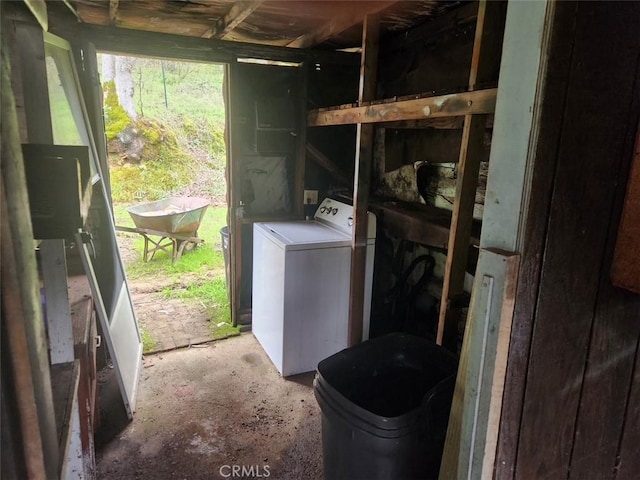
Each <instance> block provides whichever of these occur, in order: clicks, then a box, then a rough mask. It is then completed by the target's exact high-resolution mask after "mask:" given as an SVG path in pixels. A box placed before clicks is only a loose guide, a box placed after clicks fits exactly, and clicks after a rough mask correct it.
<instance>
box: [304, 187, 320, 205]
mask: <svg viewBox="0 0 640 480" xmlns="http://www.w3.org/2000/svg"><path fill="white" fill-rule="evenodd" d="M304 203H305V205H317V204H318V190H305V191H304Z"/></svg>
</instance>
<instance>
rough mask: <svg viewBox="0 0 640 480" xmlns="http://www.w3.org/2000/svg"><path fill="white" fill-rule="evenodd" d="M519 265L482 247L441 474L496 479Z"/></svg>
mask: <svg viewBox="0 0 640 480" xmlns="http://www.w3.org/2000/svg"><path fill="white" fill-rule="evenodd" d="M519 265H520V256H519V255H517V254H514V253H512V252H503V251H500V250H494V249H486V250H485V249H481V250H480V256H479V259H478V270H479V271H481V272H483V274H482V276H478V277H476V279H475V281H474V287H473V296H472V299H471V305H472V307H471V308H470V312H472V315H470V318H469V320H468V323H467V327H466V332H465V336H464V340H463V343H462V353H461V358H460V365H459V366H458V376H457V378H456V388H455V393H454V398H453V404H452V407H451V414H450V416H449V428H448V430H447V438H446V441H445V452H444V455H443V459H442V466H441V468H440V478H443V479H444V478H446V479H449V478H467V476H466V475H464V473H466V472H467V471H469V470H471V469H473V471H474V472H477V474H476V475H470V476H469V477H468V478H493V475H492V473H493V461H494V459H495V452H496V449H495V446H496V443H497V441H498V424H499V421H500V412H501V409H502V393H503V391H504V378H505V371H506V363H507V356H508V352H509V338H510V334H511V325H512V321H513V309H514V304H515V294H516V287H517V281H518V268H519ZM471 358H473V359H474V361H473V362H470V361H469V360H470V359H471ZM471 387H473V388H471ZM477 438H479V439H481V441H477V442H475V440H476V439H477ZM485 446H486V447H487V449H486V450H485ZM480 472H482V474H480Z"/></svg>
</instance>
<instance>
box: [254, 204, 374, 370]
mask: <svg viewBox="0 0 640 480" xmlns="http://www.w3.org/2000/svg"><path fill="white" fill-rule="evenodd" d="M352 225H353V207H352V206H351V205H349V204H346V203H342V202H339V201H336V200H332V199H325V200H324V201H323V202H322V203H321V204H320V206H319V207H318V209H317V210H316V213H315V215H314V218H313V220H308V221H293V222H291V221H290V222H264V223H255V224H254V225H253V301H252V320H251V324H252V325H251V328H252V331H253V334H254V335H255V337H256V338H257V339H258V341H259V342H260V345H262V348H264V350H265V352H266V353H267V355H269V358H270V359H271V361H272V362H273V364H274V365H275V366H276V368H277V369H278V371H279V372H280V373H281V374H282V376H285V377H286V376H288V375H294V374H296V373H303V372H309V371H312V370H315V369H316V367H317V365H318V362H319V361H320V360H322V359H324V358H326V357H328V356H330V355H333V354H334V353H336V352H339V351H340V350H342V349H344V348H346V347H347V346H348V330H349V325H348V324H349V288H350V275H351V234H352ZM375 232H376V218H375V216H374V215H373V214H371V213H370V214H369V218H368V240H367V257H366V259H367V261H366V274H365V299H364V302H365V303H364V318H363V322H364V323H363V325H364V328H363V340H366V339H368V338H369V316H370V313H371V287H372V283H373V260H374V253H375V251H374V249H375Z"/></svg>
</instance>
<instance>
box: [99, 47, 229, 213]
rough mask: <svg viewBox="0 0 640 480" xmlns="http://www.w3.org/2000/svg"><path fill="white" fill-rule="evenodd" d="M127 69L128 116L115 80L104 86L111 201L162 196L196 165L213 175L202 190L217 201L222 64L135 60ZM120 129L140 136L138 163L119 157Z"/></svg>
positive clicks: (187, 178)
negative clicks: (132, 112)
mask: <svg viewBox="0 0 640 480" xmlns="http://www.w3.org/2000/svg"><path fill="white" fill-rule="evenodd" d="M163 64H164V73H165V74H164V78H165V79H166V88H167V95H166V99H167V102H166V105H165V94H164V83H165V82H163V75H162V66H163ZM132 74H133V80H134V100H135V105H136V113H137V114H138V118H137V119H136V120H135V121H132V120H131V119H130V118H129V116H128V115H127V114H126V112H125V111H124V109H123V108H122V107H121V106H120V105H119V104H118V99H117V95H116V92H115V84H114V82H106V83H104V85H103V89H104V92H105V123H106V133H107V140H108V142H109V151H110V162H111V184H112V196H113V201H114V202H140V201H143V200H157V199H160V198H163V197H166V196H168V195H171V194H172V193H174V192H176V191H179V190H180V189H181V188H182V187H184V186H186V185H189V183H190V182H192V181H193V179H194V175H198V173H199V172H200V171H201V170H202V169H203V168H204V169H206V170H207V172H208V173H207V175H210V176H211V178H212V179H213V181H211V182H209V185H208V188H207V192H206V193H207V194H208V195H210V196H211V197H212V198H217V199H222V200H224V198H225V193H226V185H225V174H224V172H225V162H226V148H225V142H224V127H225V107H224V101H223V92H222V83H223V78H224V67H223V66H222V65H216V64H196V63H189V62H172V61H164V62H162V61H160V60H155V59H144V58H137V59H136V60H135V64H134V67H133V72H132ZM123 132H126V133H127V134H132V133H133V134H135V135H138V136H139V137H141V138H142V139H143V140H144V147H143V149H142V151H141V153H140V159H139V160H138V159H136V161H130V160H129V159H126V157H127V155H126V153H127V152H126V146H124V145H122V144H121V142H120V138H122V137H123V135H122V134H123ZM123 158H125V160H123Z"/></svg>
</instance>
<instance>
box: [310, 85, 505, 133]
mask: <svg viewBox="0 0 640 480" xmlns="http://www.w3.org/2000/svg"><path fill="white" fill-rule="evenodd" d="M496 94H497V89H496V88H490V89H487V90H476V91H474V92H461V93H453V94H449V95H438V96H435V97H424V98H416V99H413V100H400V101H397V102H394V101H389V102H385V103H379V104H378V103H376V104H373V105H368V106H364V107H336V108H332V109H327V110H311V111H309V114H308V116H307V125H308V126H309V127H321V126H328V125H348V124H354V123H379V122H395V121H401V120H421V119H425V118H442V117H457V116H460V115H478V114H488V113H493V111H494V110H495V107H496ZM485 122H486V119H485Z"/></svg>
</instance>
